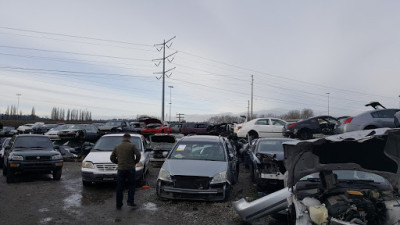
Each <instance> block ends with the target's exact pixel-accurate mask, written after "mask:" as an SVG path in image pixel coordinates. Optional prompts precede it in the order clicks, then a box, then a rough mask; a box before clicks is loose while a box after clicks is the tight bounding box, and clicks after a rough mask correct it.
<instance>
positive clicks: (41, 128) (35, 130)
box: [31, 124, 61, 134]
mask: <svg viewBox="0 0 400 225" xmlns="http://www.w3.org/2000/svg"><path fill="white" fill-rule="evenodd" d="M60 125H61V124H37V125H34V126H33V127H32V128H31V132H32V134H44V133H46V132H47V131H49V130H50V129H52V128H55V127H58V126H60Z"/></svg>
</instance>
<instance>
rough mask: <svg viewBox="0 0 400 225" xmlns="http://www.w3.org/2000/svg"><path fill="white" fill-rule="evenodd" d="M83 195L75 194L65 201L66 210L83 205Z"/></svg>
mask: <svg viewBox="0 0 400 225" xmlns="http://www.w3.org/2000/svg"><path fill="white" fill-rule="evenodd" d="M81 199H82V195H80V194H73V195H70V196H68V197H67V198H65V199H64V207H63V208H64V210H67V209H69V208H72V207H79V206H80V205H81Z"/></svg>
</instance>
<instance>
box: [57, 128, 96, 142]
mask: <svg viewBox="0 0 400 225" xmlns="http://www.w3.org/2000/svg"><path fill="white" fill-rule="evenodd" d="M57 135H58V136H59V137H60V139H61V140H81V141H83V140H86V141H93V142H96V141H97V139H99V137H100V135H99V129H98V128H97V127H96V126H94V125H92V124H73V125H70V126H69V127H67V128H66V129H62V130H59V131H58V133H57Z"/></svg>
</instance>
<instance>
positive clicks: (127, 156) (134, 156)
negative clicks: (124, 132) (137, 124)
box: [110, 141, 141, 170]
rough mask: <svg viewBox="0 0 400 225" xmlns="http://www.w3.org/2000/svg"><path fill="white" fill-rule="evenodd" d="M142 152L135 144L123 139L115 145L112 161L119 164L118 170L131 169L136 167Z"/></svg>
mask: <svg viewBox="0 0 400 225" xmlns="http://www.w3.org/2000/svg"><path fill="white" fill-rule="evenodd" d="M140 156H141V155H140V152H139V150H137V148H136V146H135V145H134V144H131V143H130V142H129V141H123V142H122V143H121V144H119V145H117V146H115V148H114V150H113V151H112V153H111V156H110V160H111V162H113V163H115V164H118V170H130V169H135V168H136V163H138V162H139V161H140Z"/></svg>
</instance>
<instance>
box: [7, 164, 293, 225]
mask: <svg viewBox="0 0 400 225" xmlns="http://www.w3.org/2000/svg"><path fill="white" fill-rule="evenodd" d="M80 165H81V164H80V163H79V162H66V163H65V164H64V168H63V175H62V178H61V180H60V181H53V180H52V179H51V176H50V175H22V176H18V179H17V182H16V183H13V184H7V183H6V179H5V177H0V219H1V220H0V221H2V222H1V223H2V224H72V223H76V224H78V223H79V224H80V225H82V224H114V223H116V224H244V223H243V222H242V221H241V219H240V217H239V216H238V215H237V214H236V212H235V211H234V209H233V207H232V203H231V201H235V200H238V199H240V198H242V197H250V198H256V197H257V190H256V187H255V186H254V185H252V184H251V181H250V176H249V172H248V171H247V170H246V169H245V168H244V167H241V168H240V176H239V182H238V183H237V184H236V185H235V186H234V188H233V191H232V193H231V199H230V201H227V202H201V201H161V200H158V199H157V196H156V192H155V183H156V178H157V175H158V171H159V168H150V172H149V174H148V175H147V182H148V184H149V186H150V188H149V189H143V188H137V189H136V195H135V202H136V204H137V205H138V206H137V207H135V208H130V207H127V206H126V205H124V206H123V207H122V210H119V211H118V210H116V209H115V185H114V184H102V185H93V186H91V187H83V186H82V182H81V175H80ZM126 192H127V191H125V196H124V200H125V201H126V194H127V193H126ZM3 221H6V223H3ZM253 224H271V225H279V224H286V222H284V221H277V220H275V219H273V218H271V217H265V218H262V219H259V220H257V221H254V222H253Z"/></svg>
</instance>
